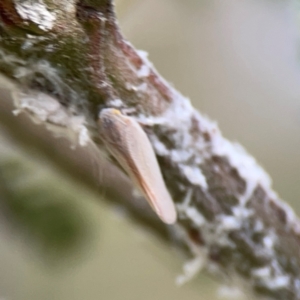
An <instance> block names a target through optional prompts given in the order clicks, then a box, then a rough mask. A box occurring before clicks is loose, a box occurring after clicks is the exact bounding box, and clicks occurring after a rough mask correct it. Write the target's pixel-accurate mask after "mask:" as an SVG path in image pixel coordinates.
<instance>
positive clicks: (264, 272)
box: [252, 266, 271, 278]
mask: <svg viewBox="0 0 300 300" xmlns="http://www.w3.org/2000/svg"><path fill="white" fill-rule="evenodd" d="M270 274H271V268H270V267H269V266H268V267H263V268H258V269H255V270H253V271H252V275H253V276H254V277H256V278H268V277H269V276H270Z"/></svg>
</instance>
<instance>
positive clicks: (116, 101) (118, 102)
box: [108, 99, 124, 108]
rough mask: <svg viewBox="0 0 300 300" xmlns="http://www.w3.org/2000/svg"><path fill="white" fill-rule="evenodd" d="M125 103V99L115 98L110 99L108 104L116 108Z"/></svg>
mask: <svg viewBox="0 0 300 300" xmlns="http://www.w3.org/2000/svg"><path fill="white" fill-rule="evenodd" d="M123 105H124V104H123V101H122V100H121V99H113V100H111V101H109V103H108V106H111V107H116V108H120V107H122V106H123Z"/></svg>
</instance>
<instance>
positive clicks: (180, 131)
mask: <svg viewBox="0 0 300 300" xmlns="http://www.w3.org/2000/svg"><path fill="white" fill-rule="evenodd" d="M0 36H1V39H0V72H1V73H2V74H4V75H5V76H7V77H9V78H11V79H12V80H13V81H15V82H16V83H17V84H18V85H19V87H20V90H21V91H20V93H19V94H18V96H17V97H16V99H17V101H16V103H17V109H18V110H19V111H22V110H26V111H27V112H29V113H30V114H32V115H34V116H35V117H36V118H38V119H40V120H42V121H43V122H44V123H47V124H51V125H53V128H58V127H60V128H61V127H64V128H68V129H69V130H70V131H72V132H76V133H77V134H78V136H79V143H80V144H88V143H93V144H95V145H97V147H98V149H101V150H102V151H106V150H105V148H104V146H103V144H102V142H101V137H99V134H98V127H97V118H98V114H99V111H100V110H101V109H102V108H107V107H115V108H118V109H123V110H126V111H127V112H128V113H130V115H131V117H132V118H136V119H137V120H138V121H139V122H140V123H142V124H143V128H144V130H145V131H146V133H147V135H148V137H149V139H150V141H151V143H152V146H153V148H154V150H155V152H156V155H157V158H158V160H159V163H160V166H161V170H162V172H163V176H164V179H165V182H166V184H167V186H168V189H169V191H170V193H171V195H172V196H173V199H174V201H175V202H176V204H177V209H178V213H179V220H178V223H177V224H176V225H175V226H172V227H170V228H169V229H170V230H171V231H172V233H173V236H174V237H175V238H176V241H177V243H176V245H177V247H178V248H180V249H185V250H186V251H187V252H189V253H190V254H191V255H192V256H193V257H194V258H195V260H194V261H195V262H196V264H195V266H196V267H200V265H201V263H200V262H203V264H204V265H205V267H206V268H207V269H208V270H209V271H211V272H214V273H217V274H225V275H227V276H228V277H230V278H232V279H234V278H237V277H238V278H242V281H243V283H244V285H245V286H246V287H248V288H250V289H251V290H252V291H253V292H254V293H255V294H256V295H257V297H258V298H262V299H263V298H265V297H267V298H268V299H291V300H292V299H300V251H299V249H300V222H299V220H298V219H297V218H296V216H295V215H294V213H293V211H292V210H291V208H289V207H288V206H287V205H286V204H285V203H284V202H282V201H281V200H280V199H278V197H277V195H276V194H275V193H274V192H273V190H272V188H271V184H270V179H269V177H268V175H267V174H266V173H265V172H264V171H263V170H262V169H261V167H260V166H258V165H257V164H256V162H255V160H254V159H253V158H252V157H251V156H249V155H248V154H247V153H246V152H245V150H244V149H243V148H242V147H241V146H239V145H237V144H234V143H230V142H229V141H227V140H226V139H225V138H223V137H222V135H221V133H220V131H219V130H218V128H217V126H216V125H215V124H214V123H213V122H211V121H210V120H208V119H207V118H204V117H203V116H202V115H201V114H199V113H198V112H197V111H196V110H195V109H194V108H193V107H192V106H191V104H190V102H189V100H188V99H186V98H184V97H183V96H182V95H181V94H180V93H178V92H177V91H176V90H175V89H173V88H172V87H171V86H170V85H169V84H168V83H167V82H166V81H165V80H164V79H163V78H161V77H160V75H159V74H158V73H157V72H156V70H155V69H154V68H153V67H152V65H151V63H150V62H149V61H148V60H147V57H146V54H145V53H144V52H142V51H137V50H135V49H134V48H133V47H132V46H131V45H130V44H129V43H128V42H127V41H126V40H125V39H124V38H123V37H122V35H121V33H120V30H119V28H118V25H117V20H116V17H115V14H114V11H113V4H112V3H111V1H108V0H102V1H101V0H80V1H76V2H75V1H74V2H71V1H61V3H60V4H57V2H56V1H53V2H52V1H47V4H46V3H44V2H43V1H37V0H36V1H30V2H29V1H28V2H27V1H25V2H24V1H19V0H4V1H1V2H0ZM74 124H75V125H74ZM94 184H95V182H94ZM123 200H124V198H122V199H119V201H120V203H122V205H123V206H124V207H127V208H128V209H129V210H130V211H132V212H133V215H134V216H135V217H136V218H137V220H138V221H139V222H140V223H141V224H144V225H146V224H147V225H148V226H150V228H151V229H152V230H153V232H155V233H157V234H158V235H159V236H161V237H163V238H165V240H166V241H167V240H168V238H167V234H166V232H167V231H166V227H165V226H164V225H162V224H161V223H160V221H159V220H158V219H157V218H156V217H155V216H154V215H153V214H152V213H151V212H149V210H147V209H145V207H146V206H145V205H141V204H139V202H135V201H131V202H129V203H127V202H124V201H123ZM145 220H146V221H145ZM194 271H195V270H192V271H190V273H189V274H187V275H186V276H187V277H186V278H188V277H189V275H191V274H192V273H193V272H194ZM182 280H185V278H182Z"/></svg>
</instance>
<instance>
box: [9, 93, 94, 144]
mask: <svg viewBox="0 0 300 300" xmlns="http://www.w3.org/2000/svg"><path fill="white" fill-rule="evenodd" d="M14 96H15V97H14V99H15V105H16V109H15V110H14V112H13V113H14V114H15V115H18V114H19V113H21V112H23V111H26V112H28V113H30V115H31V116H32V117H33V119H34V121H35V122H37V123H46V124H47V127H48V128H49V129H51V130H52V131H54V132H56V133H57V132H59V133H62V134H63V135H66V134H68V136H69V137H70V134H71V135H72V136H73V138H74V137H75V138H76V140H77V143H78V144H79V145H80V146H85V145H87V144H88V143H89V141H90V136H89V133H88V129H87V128H86V125H85V124H86V121H85V118H84V117H83V116H74V115H73V114H72V113H71V112H69V111H68V110H66V109H65V108H64V107H63V106H62V105H61V104H60V103H59V102H58V101H57V100H56V99H54V98H52V97H50V96H49V95H46V94H43V93H37V92H32V93H28V94H24V93H15V95H14ZM62 129H64V130H63V131H64V132H63V131H62ZM66 129H67V132H66V131H65V130H66ZM74 135H75V136H74Z"/></svg>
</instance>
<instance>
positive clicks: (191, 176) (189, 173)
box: [179, 164, 207, 189]
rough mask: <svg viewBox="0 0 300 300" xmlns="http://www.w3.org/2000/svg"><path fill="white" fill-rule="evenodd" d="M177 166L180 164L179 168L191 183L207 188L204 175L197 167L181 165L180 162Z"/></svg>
mask: <svg viewBox="0 0 300 300" xmlns="http://www.w3.org/2000/svg"><path fill="white" fill-rule="evenodd" d="M179 166H180V170H181V171H182V173H183V174H184V175H185V176H186V178H187V179H188V180H189V181H190V183H191V184H194V185H199V186H201V187H202V188H204V189H207V182H206V179H205V176H204V175H203V174H202V172H201V170H200V169H199V168H197V167H191V166H186V165H181V164H180V165H179Z"/></svg>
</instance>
